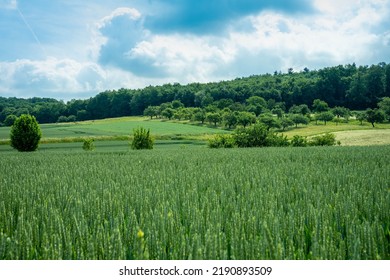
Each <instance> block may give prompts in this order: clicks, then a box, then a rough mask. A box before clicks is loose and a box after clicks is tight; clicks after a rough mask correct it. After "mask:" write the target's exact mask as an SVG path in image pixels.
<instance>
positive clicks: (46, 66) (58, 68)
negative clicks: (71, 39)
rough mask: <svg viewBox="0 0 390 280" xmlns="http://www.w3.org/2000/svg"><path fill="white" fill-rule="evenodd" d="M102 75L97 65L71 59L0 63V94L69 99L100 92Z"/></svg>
mask: <svg viewBox="0 0 390 280" xmlns="http://www.w3.org/2000/svg"><path fill="white" fill-rule="evenodd" d="M105 76H106V74H105V72H104V71H103V70H102V69H101V68H100V67H99V66H98V65H96V64H93V63H79V62H77V61H74V60H70V59H55V58H48V59H47V60H43V61H32V60H28V59H22V60H16V61H14V62H0V91H1V92H2V93H3V94H5V95H11V96H24V97H27V96H29V97H32V96H47V97H56V96H58V95H61V96H63V98H66V99H68V98H69V97H71V96H73V95H76V96H79V95H82V94H85V93H89V94H90V93H92V92H94V93H95V92H96V91H99V90H102V89H103V88H104V81H105V79H106V77H105Z"/></svg>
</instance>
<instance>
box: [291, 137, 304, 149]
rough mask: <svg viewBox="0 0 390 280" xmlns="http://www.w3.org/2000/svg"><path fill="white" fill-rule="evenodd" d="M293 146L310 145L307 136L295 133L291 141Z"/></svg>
mask: <svg viewBox="0 0 390 280" xmlns="http://www.w3.org/2000/svg"><path fill="white" fill-rule="evenodd" d="M290 144H291V146H293V147H306V146H307V145H308V142H307V138H306V137H303V136H299V135H294V136H293V138H292V139H291V142H290Z"/></svg>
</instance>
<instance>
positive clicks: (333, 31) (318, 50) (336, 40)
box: [0, 0, 390, 99]
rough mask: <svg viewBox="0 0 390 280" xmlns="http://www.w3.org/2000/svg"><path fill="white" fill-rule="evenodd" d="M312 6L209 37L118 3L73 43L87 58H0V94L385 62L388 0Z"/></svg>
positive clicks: (62, 92)
mask: <svg viewBox="0 0 390 280" xmlns="http://www.w3.org/2000/svg"><path fill="white" fill-rule="evenodd" d="M5 3H7V5H8V6H9V7H12V5H11V4H12V3H14V5H16V4H17V3H16V1H4V0H0V7H5ZM16 7H17V6H16ZM314 7H315V9H316V11H315V12H313V13H311V14H310V13H306V14H300V15H299V16H297V15H296V14H286V13H283V14H282V13H278V12H275V11H273V12H272V11H264V12H262V13H260V14H258V15H254V16H248V17H245V18H240V19H238V21H237V22H233V23H232V24H231V25H230V26H226V28H225V29H224V30H221V32H219V33H218V34H217V33H215V32H213V34H209V35H199V34H197V35H196V34H193V35H188V34H184V33H180V32H177V33H169V34H164V35H162V34H158V33H152V32H151V31H150V30H147V29H146V28H145V26H144V19H145V18H144V15H143V14H141V12H140V11H138V10H136V9H134V8H127V7H126V8H118V9H116V10H114V11H113V12H112V13H110V14H108V15H107V16H105V17H101V19H100V20H98V21H97V22H96V24H95V25H94V28H93V30H91V29H89V30H88V31H89V32H91V34H88V35H87V37H89V36H92V38H93V39H92V41H91V42H90V44H89V45H88V47H87V46H86V43H85V41H84V42H82V43H80V46H77V45H75V46H74V49H77V48H78V49H81V50H83V49H85V48H89V50H90V52H91V54H92V55H90V57H87V55H86V56H85V57H81V56H80V57H81V59H80V57H78V58H79V59H76V58H74V59H60V58H49V59H45V60H42V61H39V60H28V59H24V60H17V61H13V62H0V92H2V93H5V94H7V95H11V96H12V95H13V96H37V95H39V96H49V97H50V96H52V97H59V96H60V97H59V98H62V99H70V98H71V97H69V96H73V97H80V98H82V97H86V96H91V95H96V94H97V93H98V92H99V91H103V90H106V89H117V88H120V87H127V88H140V87H144V86H147V85H156V84H163V83H173V82H180V83H188V82H208V81H217V80H221V79H231V78H235V77H242V76H248V75H252V74H262V73H266V72H268V73H272V72H273V71H275V70H282V71H286V70H287V69H288V68H290V67H292V68H294V69H295V70H300V69H303V68H304V67H308V68H309V69H318V68H322V67H325V66H333V65H337V64H346V63H352V62H356V63H357V64H358V65H360V64H373V63H378V62H381V61H386V62H389V61H387V60H388V53H390V35H389V34H390V19H389V18H388V15H389V13H390V1H389V0H371V1H369V0H358V1H355V0H343V1H340V0H328V1H322V0H314ZM58 49H59V52H61V51H62V50H63V49H64V47H63V46H62V45H61V47H59V48H58ZM70 55H71V52H70V51H68V52H64V54H63V55H62V56H61V57H69V56H70ZM75 57H76V56H75ZM81 61H83V62H81Z"/></svg>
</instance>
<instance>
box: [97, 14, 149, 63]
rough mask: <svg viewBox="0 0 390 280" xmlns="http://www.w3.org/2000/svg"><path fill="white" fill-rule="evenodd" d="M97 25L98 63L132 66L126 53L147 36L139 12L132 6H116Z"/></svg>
mask: <svg viewBox="0 0 390 280" xmlns="http://www.w3.org/2000/svg"><path fill="white" fill-rule="evenodd" d="M97 27H98V31H99V33H100V36H101V37H102V38H101V41H102V45H101V47H100V50H99V57H98V60H99V63H101V64H102V65H109V66H116V67H119V68H123V69H131V68H132V67H134V65H133V64H132V63H131V62H130V61H129V59H128V57H127V53H128V52H129V51H130V50H131V49H132V48H134V47H135V46H136V45H137V43H139V42H140V41H142V40H143V39H144V38H146V37H147V36H148V31H147V30H145V29H144V27H143V20H142V16H141V14H140V12H139V11H137V10H136V9H132V8H118V9H116V10H115V11H113V12H112V13H111V14H110V15H109V16H107V17H104V18H103V19H102V20H101V21H100V22H99V23H98V25H97Z"/></svg>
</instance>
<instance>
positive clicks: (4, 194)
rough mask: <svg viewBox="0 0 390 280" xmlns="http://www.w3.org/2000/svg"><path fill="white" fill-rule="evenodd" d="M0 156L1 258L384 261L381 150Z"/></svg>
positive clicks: (384, 159) (385, 193) (388, 223)
mask: <svg viewBox="0 0 390 280" xmlns="http://www.w3.org/2000/svg"><path fill="white" fill-rule="evenodd" d="M183 147H184V146H183ZM1 156H2V158H1V161H0V168H1V170H2V172H1V174H0V197H1V200H0V259H13V260H15V259H158V260H169V259H184V260H187V259H294V260H295V259H354V260H355V259H374V260H376V259H389V258H390V214H389V213H390V185H389V182H390V165H389V162H390V146H377V147H326V148H321V147H311V148H263V149H228V150H212V149H207V148H204V147H203V146H200V147H197V146H192V147H190V148H183V149H180V148H178V146H172V147H167V148H165V149H157V148H156V149H155V150H151V151H132V150H125V151H120V152H119V151H116V152H112V151H111V152H108V151H103V150H101V151H99V149H96V151H94V152H83V151H82V150H81V148H80V151H79V152H78V151H74V152H72V153H70V152H68V151H66V150H54V151H51V152H49V150H39V151H38V152H35V153H19V152H14V151H3V152H2V153H1Z"/></svg>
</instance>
